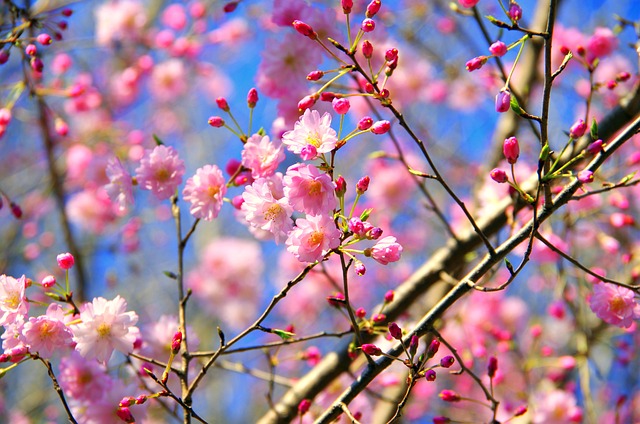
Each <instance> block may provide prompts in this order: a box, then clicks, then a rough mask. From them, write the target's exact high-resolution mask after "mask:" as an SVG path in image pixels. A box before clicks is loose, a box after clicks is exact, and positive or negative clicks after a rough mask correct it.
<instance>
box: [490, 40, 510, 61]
mask: <svg viewBox="0 0 640 424" xmlns="http://www.w3.org/2000/svg"><path fill="white" fill-rule="evenodd" d="M489 51H490V52H491V54H492V55H494V56H497V57H502V56H504V55H505V54H507V45H506V44H505V43H503V42H502V41H496V42H495V43H493V44H492V45H491V46H489Z"/></svg>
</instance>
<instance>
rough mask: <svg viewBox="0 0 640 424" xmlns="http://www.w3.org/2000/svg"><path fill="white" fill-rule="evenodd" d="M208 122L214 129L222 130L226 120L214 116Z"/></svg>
mask: <svg viewBox="0 0 640 424" xmlns="http://www.w3.org/2000/svg"><path fill="white" fill-rule="evenodd" d="M207 122H208V123H209V125H211V126H212V127H214V128H220V127H222V126H223V125H224V119H222V118H221V117H219V116H212V117H210V118H209V120H208V121H207Z"/></svg>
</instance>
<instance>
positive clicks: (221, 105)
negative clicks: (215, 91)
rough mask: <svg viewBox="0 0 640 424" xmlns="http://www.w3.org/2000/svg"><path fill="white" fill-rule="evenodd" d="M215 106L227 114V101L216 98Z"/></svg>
mask: <svg viewBox="0 0 640 424" xmlns="http://www.w3.org/2000/svg"><path fill="white" fill-rule="evenodd" d="M216 104H217V105H218V107H219V108H220V109H222V110H223V111H225V112H229V103H227V99H225V98H224V97H218V98H217V99H216Z"/></svg>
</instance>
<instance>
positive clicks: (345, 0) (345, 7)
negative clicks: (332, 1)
mask: <svg viewBox="0 0 640 424" xmlns="http://www.w3.org/2000/svg"><path fill="white" fill-rule="evenodd" d="M352 8H353V0H342V12H343V13H344V14H345V15H348V14H349V13H351V9H352Z"/></svg>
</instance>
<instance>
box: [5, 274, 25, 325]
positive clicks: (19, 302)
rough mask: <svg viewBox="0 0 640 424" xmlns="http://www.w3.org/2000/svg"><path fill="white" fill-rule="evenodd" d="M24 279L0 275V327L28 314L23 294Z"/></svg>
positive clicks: (23, 277)
mask: <svg viewBox="0 0 640 424" xmlns="http://www.w3.org/2000/svg"><path fill="white" fill-rule="evenodd" d="M25 289H26V278H25V276H24V275H23V276H22V277H20V278H13V277H11V276H9V275H4V274H2V275H0V325H6V324H11V323H12V322H13V321H15V320H16V319H17V318H18V317H23V316H25V315H26V314H27V313H28V312H29V303H28V302H27V296H26V294H25Z"/></svg>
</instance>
